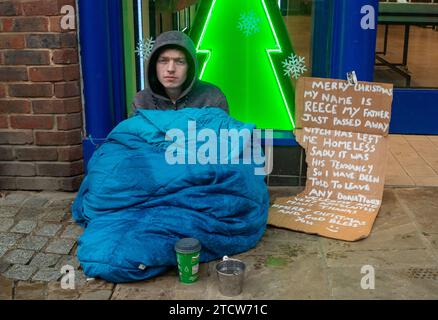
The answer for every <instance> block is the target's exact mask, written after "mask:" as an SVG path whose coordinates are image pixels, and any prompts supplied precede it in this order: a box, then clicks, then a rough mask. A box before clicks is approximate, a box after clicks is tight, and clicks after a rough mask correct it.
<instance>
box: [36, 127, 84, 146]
mask: <svg viewBox="0 0 438 320" xmlns="http://www.w3.org/2000/svg"><path fill="white" fill-rule="evenodd" d="M81 142H82V133H81V130H72V131H64V132H51V131H47V132H46V131H39V132H35V143H36V145H39V146H65V145H75V144H80V143H81Z"/></svg>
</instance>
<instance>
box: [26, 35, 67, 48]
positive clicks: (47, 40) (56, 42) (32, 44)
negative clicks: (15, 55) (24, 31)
mask: <svg viewBox="0 0 438 320" xmlns="http://www.w3.org/2000/svg"><path fill="white" fill-rule="evenodd" d="M26 47H28V48H37V49H44V48H46V49H55V48H61V35H60V34H59V33H43V34H40V33H39V34H28V35H26Z"/></svg>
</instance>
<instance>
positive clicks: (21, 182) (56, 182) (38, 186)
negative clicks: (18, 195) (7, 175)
mask: <svg viewBox="0 0 438 320" xmlns="http://www.w3.org/2000/svg"><path fill="white" fill-rule="evenodd" d="M16 186H17V189H18V190H33V191H41V190H45V191H62V187H61V180H60V179H59V178H46V177H32V178H16Z"/></svg>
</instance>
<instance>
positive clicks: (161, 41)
mask: <svg viewBox="0 0 438 320" xmlns="http://www.w3.org/2000/svg"><path fill="white" fill-rule="evenodd" d="M167 46H177V47H179V48H181V50H182V51H184V52H185V54H186V59H187V62H188V64H189V68H188V73H187V80H186V81H185V83H184V84H183V88H182V92H181V95H180V97H179V98H181V97H184V96H185V95H187V93H188V92H190V90H191V89H192V88H193V87H194V85H195V83H196V82H197V81H198V68H199V66H198V60H197V59H196V48H195V44H194V43H193V41H192V39H190V37H189V36H187V35H186V34H185V33H183V32H181V31H168V32H164V33H162V34H160V35H159V36H158V37H157V39H156V41H155V44H154V46H153V48H152V51H151V54H150V56H149V59H148V60H147V62H146V75H147V77H146V79H145V82H146V87H149V88H150V89H151V91H152V93H154V95H156V96H158V97H160V98H164V99H169V98H168V97H167V95H166V92H165V91H164V88H163V86H162V85H161V83H160V82H159V80H158V78H157V70H156V63H157V60H158V56H159V54H160V53H161V52H162V49H163V48H164V47H167Z"/></svg>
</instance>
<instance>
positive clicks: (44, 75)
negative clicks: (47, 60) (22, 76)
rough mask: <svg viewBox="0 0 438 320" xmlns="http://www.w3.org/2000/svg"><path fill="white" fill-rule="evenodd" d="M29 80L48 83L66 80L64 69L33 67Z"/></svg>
mask: <svg viewBox="0 0 438 320" xmlns="http://www.w3.org/2000/svg"><path fill="white" fill-rule="evenodd" d="M29 78H30V80H31V81H34V82H48V81H61V80H64V70H63V67H31V68H29Z"/></svg>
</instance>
